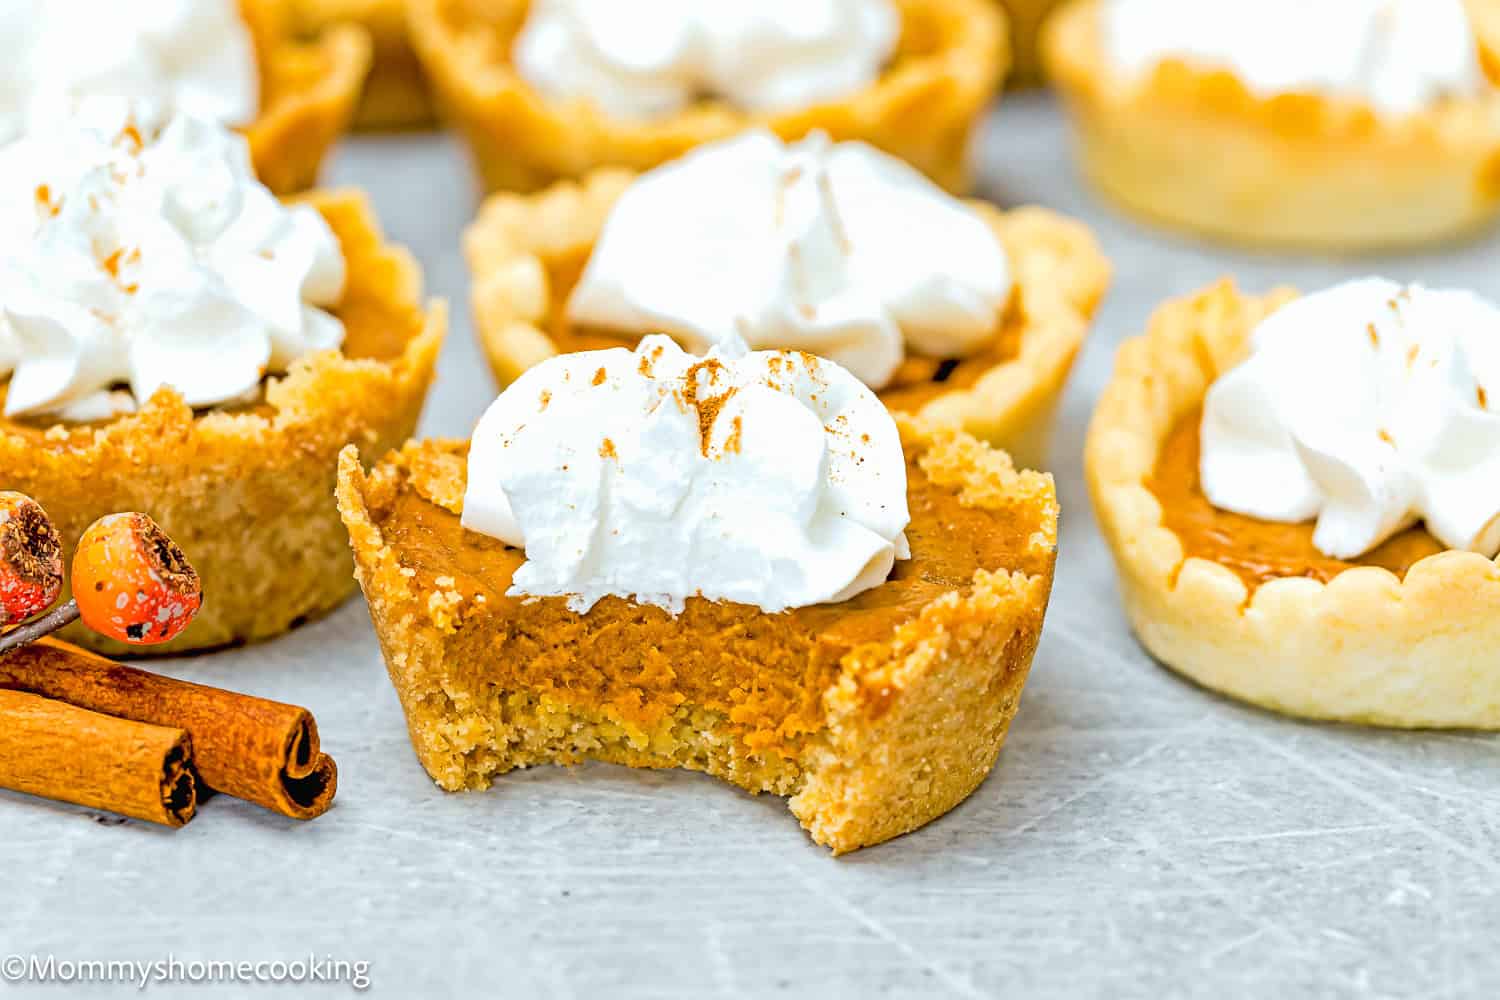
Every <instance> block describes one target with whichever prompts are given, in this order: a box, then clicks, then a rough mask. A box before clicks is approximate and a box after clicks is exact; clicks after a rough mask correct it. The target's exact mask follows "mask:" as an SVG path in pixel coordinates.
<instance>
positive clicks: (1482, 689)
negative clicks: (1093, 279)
mask: <svg viewBox="0 0 1500 1000" xmlns="http://www.w3.org/2000/svg"><path fill="white" fill-rule="evenodd" d="M1294 297H1295V294H1294V293H1292V292H1290V291H1286V290H1281V291H1277V292H1273V293H1271V294H1269V295H1265V296H1260V297H1257V296H1249V295H1244V294H1242V293H1240V292H1239V291H1238V290H1236V289H1235V287H1234V286H1233V285H1232V284H1230V283H1228V282H1223V283H1221V284H1219V285H1217V286H1215V287H1213V288H1210V289H1208V290H1206V291H1204V292H1201V293H1199V294H1197V295H1194V296H1191V297H1189V298H1185V299H1182V300H1178V301H1174V302H1169V303H1167V304H1166V305H1164V306H1162V307H1161V308H1160V309H1159V310H1158V311H1157V312H1156V314H1155V316H1153V317H1152V319H1151V322H1150V326H1149V328H1148V330H1147V332H1146V334H1145V335H1144V336H1141V337H1137V338H1135V339H1132V340H1129V341H1127V342H1126V343H1125V344H1124V345H1123V346H1122V347H1121V349H1120V353H1119V357H1118V360H1117V362H1116V367H1115V373H1114V377H1113V378H1112V379H1111V381H1110V383H1109V385H1108V387H1107V388H1106V389H1105V390H1104V394H1103V395H1102V396H1101V397H1100V400H1099V405H1098V409H1097V410H1096V411H1095V414H1094V419H1093V423H1092V425H1091V426H1090V428H1089V434H1088V443H1087V446H1086V450H1085V458H1084V462H1085V468H1086V472H1087V475H1088V482H1089V489H1090V491H1091V492H1092V495H1093V500H1094V510H1095V512H1096V513H1097V515H1098V519H1099V526H1100V528H1101V530H1102V531H1103V533H1104V537H1105V539H1106V541H1108V543H1109V547H1110V549H1111V550H1112V551H1113V553H1114V557H1115V562H1116V564H1117V566H1118V569H1119V574H1120V589H1121V594H1122V597H1123V598H1124V602H1125V609H1126V612H1127V613H1128V614H1129V617H1130V620H1131V623H1132V624H1133V626H1134V627H1135V632H1136V635H1137V636H1138V637H1139V638H1140V640H1141V642H1142V643H1143V644H1144V645H1145V646H1146V648H1147V649H1148V650H1150V651H1151V653H1152V654H1153V655H1155V656H1156V658H1157V659H1159V660H1161V661H1162V662H1163V663H1165V664H1166V665H1167V666H1169V667H1171V668H1173V669H1174V670H1177V671H1179V672H1181V673H1183V674H1186V675H1187V676H1188V677H1191V678H1193V679H1194V680H1196V681H1198V682H1199V683H1201V684H1203V685H1205V686H1206V687H1210V688H1213V689H1214V690H1216V691H1222V692H1224V693H1225V694H1229V695H1232V696H1234V697H1236V698H1241V699H1244V700H1245V701H1249V702H1253V703H1254V704H1257V705H1261V706H1263V707H1265V708H1269V709H1272V710H1275V711H1278V712H1285V713H1288V714H1291V715H1301V716H1307V717H1309V718H1315V719H1334V720H1341V721H1345V722H1359V723H1367V724H1373V725H1384V726H1400V727H1429V726H1432V727H1474V728H1491V729H1493V728H1500V568H1497V566H1496V563H1495V561H1493V560H1490V559H1486V558H1484V557H1483V556H1480V555H1478V554H1476V553H1472V552H1442V553H1439V554H1437V555H1433V556H1429V557H1428V558H1426V559H1423V560H1421V561H1420V562H1418V563H1416V564H1415V565H1414V566H1412V568H1411V569H1410V570H1408V571H1407V573H1406V575H1405V577H1404V578H1398V577H1397V576H1396V575H1395V574H1394V573H1391V572H1390V571H1388V570H1385V569H1381V568H1378V567H1373V566H1361V567H1358V568H1355V569H1350V570H1346V571H1344V572H1343V573H1340V574H1339V575H1338V576H1335V577H1334V578H1333V579H1332V580H1331V581H1330V582H1329V583H1327V584H1324V583H1321V582H1318V581H1316V580H1312V579H1308V578H1304V577H1288V578H1282V579H1276V580H1271V581H1269V582H1267V583H1263V584H1261V585H1260V586H1258V587H1256V588H1254V590H1253V591H1252V590H1250V589H1249V588H1248V587H1247V585H1246V584H1245V582H1244V581H1242V580H1241V578H1240V577H1239V576H1238V575H1237V574H1236V573H1234V572H1233V571H1232V570H1230V569H1228V568H1227V567H1225V566H1223V565H1220V564H1219V563H1217V562H1213V561H1210V560H1205V559H1200V558H1196V557H1194V558H1184V555H1183V545H1182V542H1181V540H1180V539H1179V538H1178V536H1177V535H1176V534H1174V533H1173V532H1172V531H1170V530H1169V529H1167V528H1166V527H1165V526H1164V524H1163V517H1162V508H1161V504H1160V503H1159V501H1158V500H1157V498H1156V496H1155V494H1153V493H1152V492H1151V490H1150V489H1149V488H1148V486H1147V480H1148V478H1149V477H1150V476H1151V475H1152V473H1153V471H1154V470H1155V468H1156V465H1157V462H1158V460H1159V457H1160V454H1161V450H1162V446H1163V443H1164V442H1165V440H1166V438H1167V436H1168V435H1169V433H1170V432H1171V430H1172V428H1173V427H1174V426H1175V425H1176V424H1177V422H1178V421H1179V420H1181V419H1183V418H1184V417H1186V416H1187V415H1188V414H1189V413H1191V412H1193V411H1194V410H1196V409H1197V408H1198V407H1199V406H1200V405H1201V404H1202V401H1203V398H1204V395H1205V393H1206V392H1207V390H1208V387H1209V385H1211V384H1212V382H1213V381H1214V380H1215V379H1216V378H1217V377H1218V376H1219V375H1220V374H1221V373H1222V372H1224V371H1227V370H1228V369H1229V368H1231V367H1233V366H1234V365H1235V364H1237V363H1238V362H1239V361H1240V360H1242V359H1243V357H1244V356H1245V354H1246V351H1247V349H1248V339H1249V336H1250V333H1251V331H1252V330H1253V329H1254V328H1255V326H1256V325H1257V324H1258V323H1259V322H1260V320H1261V319H1263V318H1264V317H1265V316H1267V315H1268V314H1269V313H1270V312H1272V311H1273V310H1274V309H1276V308H1277V307H1278V306H1280V305H1282V304H1284V303H1286V302H1287V301H1289V300H1291V299H1292V298H1294Z"/></svg>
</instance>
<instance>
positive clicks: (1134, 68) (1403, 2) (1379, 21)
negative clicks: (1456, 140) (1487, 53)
mask: <svg viewBox="0 0 1500 1000" xmlns="http://www.w3.org/2000/svg"><path fill="white" fill-rule="evenodd" d="M1103 29H1104V30H1103V37H1104V44H1105V46H1106V48H1107V50H1108V52H1109V55H1110V57H1111V59H1112V61H1113V62H1114V64H1115V65H1116V66H1118V67H1120V68H1121V69H1122V70H1124V71H1125V72H1126V73H1128V74H1131V75H1142V74H1145V73H1149V72H1150V71H1151V70H1152V69H1154V68H1155V67H1156V65H1157V64H1158V63H1160V62H1162V61H1163V60H1166V59H1180V60H1183V61H1185V62H1187V63H1189V64H1191V65H1197V66H1203V67H1207V68H1213V69H1224V70H1228V71H1230V72H1231V73H1233V74H1234V75H1235V76H1236V77H1237V78H1238V79H1239V80H1240V82H1241V83H1243V84H1244V86H1245V87H1246V89H1248V90H1249V91H1250V92H1251V93H1252V94H1255V95H1257V96H1260V97H1270V96H1274V95H1277V94H1286V93H1304V94H1305V93H1311V94H1320V95H1325V96H1329V97H1337V98H1344V99H1351V100H1357V101H1360V102H1363V103H1365V104H1368V105H1370V106H1371V107H1373V108H1375V109H1376V110H1378V111H1380V112H1382V113H1385V114H1388V115H1405V114H1410V113H1412V112H1416V111H1422V110H1424V109H1426V108H1428V107H1431V106H1432V105H1434V104H1437V103H1438V102H1440V101H1442V100H1444V99H1446V98H1465V97H1473V96H1476V95H1478V94H1481V93H1483V92H1484V90H1485V89H1486V87H1487V83H1486V81H1485V76H1484V72H1483V70H1482V68H1481V66H1480V63H1479V42H1478V40H1477V38H1476V36H1475V33H1474V30H1473V26H1472V25H1471V24H1470V22H1469V17H1468V12H1467V11H1466V10H1465V9H1464V0H1313V2H1308V0H1256V2H1255V3H1207V2H1205V0H1107V3H1106V5H1105V7H1104V18H1103Z"/></svg>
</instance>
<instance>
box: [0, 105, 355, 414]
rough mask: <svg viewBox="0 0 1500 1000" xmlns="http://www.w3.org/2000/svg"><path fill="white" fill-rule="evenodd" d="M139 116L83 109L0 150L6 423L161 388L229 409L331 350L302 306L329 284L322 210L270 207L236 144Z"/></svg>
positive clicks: (331, 328)
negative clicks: (299, 361)
mask: <svg viewBox="0 0 1500 1000" xmlns="http://www.w3.org/2000/svg"><path fill="white" fill-rule="evenodd" d="M147 114H148V111H147V110H146V109H145V107H144V106H142V105H136V104H132V103H131V102H128V101H124V100H120V99H113V98H93V99H89V100H86V101H83V102H81V103H80V104H78V105H77V106H76V107H74V108H72V111H71V113H70V114H64V115H58V116H55V117H54V118H52V119H51V125H50V127H47V128H42V127H40V125H41V122H40V121H39V122H38V127H37V128H34V129H32V130H30V131H28V132H27V133H25V134H24V135H22V136H21V137H20V138H18V139H16V140H15V141H13V142H10V143H8V144H5V145H0V378H3V377H4V376H5V375H6V374H9V375H10V384H9V389H8V392H7V394H6V398H5V414H6V415H7V416H12V417H14V416H23V415H41V414H48V415H57V416H61V417H64V418H65V419H74V420H88V419H98V418H102V417H106V416H110V415H113V414H115V413H118V412H120V411H122V410H129V409H133V408H134V405H135V404H137V403H144V402H145V401H146V399H148V398H149V397H150V396H151V394H152V393H153V392H155V391H156V389H157V388H159V387H160V386H163V385H170V386H172V387H173V388H174V389H176V390H177V391H178V392H179V393H180V394H181V395H182V397H183V399H184V400H186V402H187V403H188V404H189V405H192V406H197V407H201V406H212V405H215V404H219V403H227V402H235V401H239V400H241V399H244V398H246V397H247V395H253V393H254V392H256V391H257V389H258V386H259V384H260V381H261V378H262V376H264V375H265V374H267V373H268V372H281V371H285V370H286V367H287V366H288V365H289V364H290V363H291V362H292V361H293V360H295V359H296V358H299V357H302V356H303V355H307V354H311V353H314V352H317V351H322V350H329V349H333V348H336V347H338V346H339V345H340V344H341V343H342V341H343V336H344V329H343V325H342V324H341V323H340V322H339V320H338V319H336V318H335V317H334V316H332V315H330V314H329V313H327V312H324V311H323V310H322V309H321V308H319V307H322V306H332V305H335V304H336V303H337V302H338V301H339V299H340V298H341V297H342V295H343V286H344V261H343V256H342V253H341V251H340V248H339V244H338V241H337V239H336V238H335V237H334V235H333V232H332V231H331V230H330V229H329V228H328V225H327V223H326V222H324V220H323V218H322V216H320V215H319V214H318V213H317V211H316V210H314V209H313V208H311V207H308V206H296V207H288V206H285V205H282V204H281V202H279V201H277V200H276V198H275V196H273V195H272V194H271V193H270V191H268V190H267V189H266V188H265V187H264V186H263V185H261V183H260V182H259V181H257V180H256V179H255V174H254V173H253V171H252V169H251V166H250V156H249V151H248V149H247V147H246V145H245V140H244V139H243V138H242V137H240V136H238V135H235V134H234V133H232V132H230V131H228V130H227V129H225V128H224V127H223V126H220V125H218V124H216V123H214V122H211V121H208V120H206V119H202V118H197V117H194V116H191V115H177V116H174V117H171V118H169V119H166V120H153V119H152V118H150V117H147ZM117 386H128V390H129V391H128V393H127V392H122V391H112V390H113V389H115V387H117Z"/></svg>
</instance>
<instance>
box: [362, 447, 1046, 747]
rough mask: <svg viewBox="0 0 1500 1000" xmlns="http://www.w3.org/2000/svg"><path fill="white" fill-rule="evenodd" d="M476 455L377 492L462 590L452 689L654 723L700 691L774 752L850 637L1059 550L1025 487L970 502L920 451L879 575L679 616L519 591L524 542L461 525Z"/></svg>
mask: <svg viewBox="0 0 1500 1000" xmlns="http://www.w3.org/2000/svg"><path fill="white" fill-rule="evenodd" d="M464 463H465V454H464V451H463V449H462V446H461V445H449V446H444V447H441V448H433V447H428V448H424V449H423V450H422V451H421V452H419V453H418V455H417V456H415V457H414V458H413V460H412V463H411V471H410V474H409V476H407V477H405V478H403V479H401V480H399V481H397V482H395V483H394V484H393V486H392V488H390V489H379V488H377V489H371V490H370V492H369V495H368V497H367V499H368V501H369V503H370V516H371V519H372V520H373V522H374V523H375V524H376V526H377V527H378V528H379V529H380V531H381V534H382V536H383V537H384V540H385V542H386V544H387V545H388V546H389V548H390V549H391V550H392V551H393V552H394V553H395V554H396V557H397V559H398V561H399V563H400V565H401V567H402V572H403V573H404V574H407V575H410V576H411V577H412V583H413V585H414V586H415V588H416V589H417V590H418V591H419V592H426V593H432V594H434V595H436V597H435V599H438V600H445V599H449V598H446V597H444V595H452V599H453V600H455V601H463V602H465V612H464V618H463V622H462V626H461V628H460V629H459V635H458V637H457V639H456V640H455V641H456V643H457V650H456V652H455V654H454V655H450V656H449V657H448V658H447V661H446V662H447V664H448V668H449V669H450V670H451V671H452V672H454V673H457V674H463V675H466V676H465V677H463V678H461V679H458V680H456V681H455V682H454V683H453V684H452V685H451V687H452V688H453V689H455V690H467V689H472V688H473V687H474V686H475V681H476V679H477V678H482V681H479V684H480V685H482V686H483V687H487V688H490V689H492V690H497V691H516V690H529V691H534V692H537V693H538V694H541V695H546V696H549V697H551V698H553V699H557V700H559V701H561V702H564V703H567V704H572V705H575V706H581V707H594V706H601V705H602V706H607V707H608V708H609V709H610V710H612V713H613V714H614V715H615V717H617V718H618V719H619V720H620V721H621V722H622V723H625V724H627V725H635V726H639V727H641V728H643V729H644V728H649V727H653V726H656V725H657V724H658V723H660V722H662V721H663V720H665V719H668V718H669V717H670V716H671V715H672V714H673V713H674V712H675V711H676V710H677V709H678V708H679V706H683V705H690V706H693V707H696V708H701V709H706V710H709V711H711V712H714V713H717V714H719V715H721V716H722V717H723V718H724V720H726V721H725V723H724V728H725V729H726V730H727V731H728V732H730V733H733V734H734V735H735V736H737V737H738V738H739V739H740V740H742V741H743V743H744V745H745V746H746V747H747V748H749V749H751V750H753V751H756V752H761V753H765V752H773V753H778V754H782V755H785V756H788V757H794V756H796V753H797V750H798V748H799V742H800V741H799V737H801V736H803V735H804V734H807V733H811V732H815V731H817V730H819V729H820V728H821V727H822V726H823V725H824V719H825V715H826V711H825V708H824V706H823V704H822V700H823V695H824V693H825V691H827V690H828V688H829V687H830V686H831V685H832V684H833V683H834V681H835V680H836V679H837V678H838V675H839V671H840V661H841V659H842V658H843V657H844V655H845V654H846V653H848V652H849V651H850V650H852V649H855V648H856V647H858V646H860V645H861V644H864V643H871V642H877V641H880V640H882V639H885V638H888V637H889V636H890V635H892V634H893V632H894V631H895V630H896V629H898V628H899V627H901V626H902V625H904V624H906V623H908V622H911V621H913V620H915V619H916V618H917V617H918V616H919V614H920V613H921V611H922V609H923V608H924V607H926V606H927V605H929V604H930V603H931V602H933V601H934V600H936V599H938V598H940V597H942V596H943V595H944V594H947V593H951V592H961V591H963V590H964V589H965V588H967V587H968V586H969V585H970V583H971V581H972V580H973V577H974V573H975V571H976V570H979V569H981V568H987V569H993V568H997V567H1003V568H1004V569H1007V570H1011V571H1019V572H1022V573H1026V574H1043V573H1045V572H1046V571H1047V565H1046V564H1047V562H1048V560H1049V558H1050V556H1049V555H1048V553H1047V552H1045V551H1040V550H1038V548H1037V547H1036V546H1035V545H1034V539H1035V537H1036V533H1037V532H1039V531H1042V530H1043V528H1044V526H1043V525H1042V523H1041V516H1040V515H1041V513H1042V512H1041V511H1040V510H1039V509H1038V508H1037V506H1036V505H1035V504H1034V502H1031V501H1032V499H1033V498H1029V497H1025V496H1020V495H1018V496H1017V497H1016V498H1015V500H1014V501H1013V502H1012V503H1011V504H1010V505H1009V506H1008V507H1007V508H1004V509H1000V510H996V509H994V508H988V509H987V508H983V507H979V506H971V505H969V504H967V503H965V502H964V501H963V500H962V499H961V498H960V494H959V492H958V491H957V490H955V489H953V488H950V487H945V486H942V485H939V484H937V483H935V482H934V481H933V480H932V479H931V478H929V475H928V473H927V472H926V471H924V469H923V468H922V465H921V463H920V462H918V461H914V460H912V459H910V458H908V469H907V475H908V502H909V504H910V511H911V523H910V525H909V526H908V528H907V530H906V536H907V539H908V541H909V542H910V545H911V552H912V557H911V559H909V560H902V561H898V562H897V563H896V566H895V569H894V570H893V571H892V573H891V575H890V576H889V578H888V579H887V580H886V582H885V583H883V584H881V585H880V586H877V587H875V588H873V589H871V590H867V591H865V592H863V593H861V594H859V595H857V596H855V597H853V598H851V599H850V600H848V601H844V602H842V603H839V604H824V605H814V606H811V607H802V608H797V609H794V610H790V611H786V612H783V613H780V614H768V613H765V612H763V611H761V610H760V609H758V608H755V607H752V606H748V605H741V604H732V603H727V602H714V601H707V600H703V599H701V598H688V600H687V602H686V607H685V609H684V611H683V612H682V613H681V614H680V615H678V616H676V617H673V616H672V615H670V614H668V613H667V612H666V611H663V610H662V609H660V608H657V607H654V606H647V605H641V604H637V603H635V602H633V601H627V600H624V599H621V598H618V597H606V598H604V599H602V600H600V601H599V602H598V603H597V604H595V605H594V606H593V608H591V609H590V610H589V611H588V612H587V613H584V614H581V615H580V614H577V613H574V612H572V611H570V610H568V608H567V606H566V601H565V600H564V599H562V598H541V599H520V598H515V597H507V596H506V591H507V590H508V589H509V588H510V585H511V577H512V575H513V574H514V572H515V571H516V569H517V568H519V567H520V565H521V564H522V562H523V561H524V560H525V558H526V556H525V553H524V552H523V551H522V550H520V549H516V548H511V547H509V546H507V545H505V544H504V543H503V542H500V541H499V540H497V539H494V538H491V537H489V536H486V535H482V534H479V533H476V532H472V531H469V530H467V529H465V528H463V527H462V525H461V524H460V519H459V513H458V510H459V509H461V504H460V500H459V498H461V497H462V495H463V489H464V485H463V484H464ZM383 483H384V484H391V480H384V481H383ZM471 674H472V675H475V676H474V677H470V676H467V675H471ZM871 697H878V692H871Z"/></svg>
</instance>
